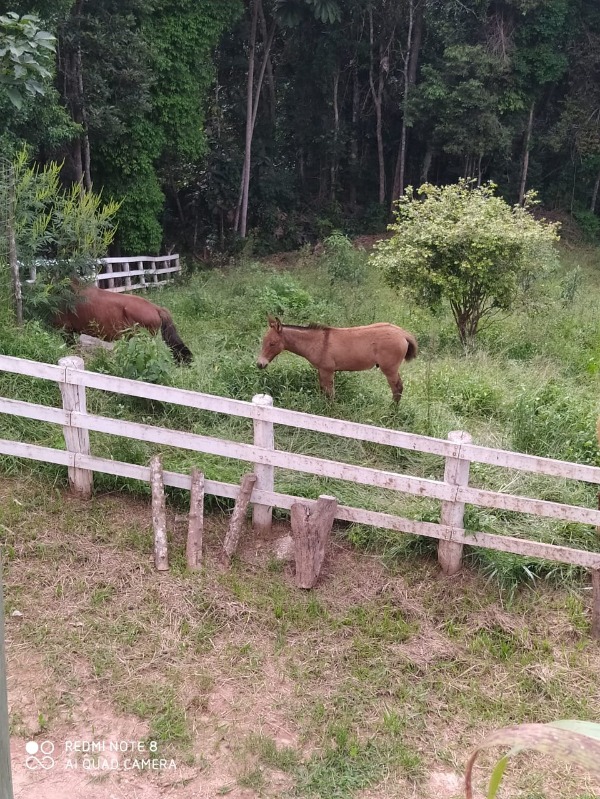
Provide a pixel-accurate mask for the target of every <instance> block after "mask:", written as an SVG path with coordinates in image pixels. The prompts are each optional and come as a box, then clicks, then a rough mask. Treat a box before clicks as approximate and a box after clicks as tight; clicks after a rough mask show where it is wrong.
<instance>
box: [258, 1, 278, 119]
mask: <svg viewBox="0 0 600 799" xmlns="http://www.w3.org/2000/svg"><path fill="white" fill-rule="evenodd" d="M259 14H260V30H261V33H262V37H263V41H264V42H267V41H268V40H269V38H270V37H269V34H268V33H267V19H266V17H265V12H264V9H263V7H262V3H261V4H260V8H259ZM266 65H267V85H268V87H269V114H270V117H271V127H272V128H273V129H275V123H276V121H277V97H276V95H275V77H274V75H273V64H272V63H271V55H270V53H268V52H267V56H266Z"/></svg>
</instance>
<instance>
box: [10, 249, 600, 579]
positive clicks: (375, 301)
mask: <svg viewBox="0 0 600 799" xmlns="http://www.w3.org/2000/svg"><path fill="white" fill-rule="evenodd" d="M342 255H343V256H344V257H343V258H342V256H340V258H341V260H340V263H339V264H337V265H336V263H337V262H336V263H333V262H332V260H331V259H332V258H334V259H335V257H336V256H335V252H333V254H332V253H329V254H328V256H327V257H325V258H321V259H314V258H311V257H309V256H307V255H306V253H300V254H299V256H298V263H297V265H293V266H291V267H289V268H288V269H287V270H282V269H280V268H274V267H273V266H270V265H269V264H268V263H263V264H260V263H256V262H248V261H244V262H242V263H240V264H238V265H235V266H228V267H223V268H220V269H215V270H212V271H209V272H196V273H194V274H192V275H188V276H187V277H186V278H185V279H184V280H183V282H182V283H181V284H180V285H179V286H177V287H173V288H168V289H162V290H161V291H160V293H159V294H157V295H152V297H153V298H154V299H155V300H156V301H159V302H160V303H161V304H165V305H167V306H168V307H169V308H170V309H171V311H172V313H173V316H174V319H175V321H176V324H177V327H178V328H179V331H180V333H181V336H182V338H183V339H184V341H186V343H188V345H189V346H190V347H191V349H192V350H193V352H194V355H195V362H194V364H193V365H192V367H191V368H189V369H184V368H179V367H177V366H175V365H174V364H173V365H172V366H171V367H170V373H169V375H168V380H169V382H170V383H171V384H173V385H176V386H180V387H183V388H189V389H197V390H200V391H205V392H209V393H213V394H217V395H223V396H226V397H235V398H239V399H244V400H250V399H251V398H252V396H253V395H254V394H256V393H264V392H266V393H269V394H271V395H272V396H273V398H274V402H275V404H276V405H278V406H282V407H287V408H293V409H297V410H301V411H307V412H310V413H316V414H324V415H331V416H336V417H338V418H342V419H351V420H355V421H360V422H366V423H370V424H375V425H381V426H384V427H391V428H394V429H400V430H406V431H409V432H415V433H420V434H425V435H432V436H438V437H442V438H445V437H446V436H447V435H448V432H449V431H450V430H459V429H460V430H466V431H468V432H470V433H471V435H472V436H473V440H474V441H475V443H479V444H487V445H492V446H498V447H501V448H506V449H512V450H516V451H522V452H530V453H532V454H538V455H544V456H548V457H553V458H561V459H565V460H573V461H576V462H580V463H589V464H594V465H599V464H600V452H599V449H598V443H597V441H596V436H595V421H596V418H597V416H598V411H599V400H598V397H599V396H600V392H599V373H600V332H599V331H600V308H599V307H598V303H597V302H596V301H595V296H596V295H597V292H598V289H599V288H600V272H599V270H598V251H597V250H594V249H589V250H586V249H580V250H563V253H562V261H563V263H562V269H561V271H560V272H559V273H557V274H555V275H553V276H551V277H550V278H548V279H547V281H546V283H545V284H544V285H543V286H542V287H541V288H540V289H539V290H538V291H536V293H535V295H532V296H531V297H530V298H529V300H528V301H527V302H526V303H522V304H521V305H519V306H517V308H516V309H515V310H514V311H513V312H512V313H511V314H509V315H505V317H504V318H498V319H497V320H496V321H495V322H494V323H493V324H491V325H489V327H487V328H485V329H484V330H482V332H481V334H480V336H479V338H478V341H477V345H476V347H475V348H474V349H473V351H471V352H469V353H468V354H465V353H464V352H463V350H462V348H461V347H460V345H459V342H458V337H457V334H456V330H455V326H454V322H453V320H452V318H451V316H450V314H449V312H447V311H444V312H441V313H438V314H437V315H435V316H434V315H432V314H431V313H430V312H428V311H426V310H424V309H422V308H419V307H418V306H416V305H415V304H414V302H413V301H412V300H411V299H410V298H409V297H408V295H405V294H403V293H402V292H400V293H397V292H393V291H392V290H390V289H389V288H388V287H387V286H386V285H385V284H384V283H383V281H382V279H381V276H380V275H378V274H376V273H374V272H373V271H372V269H370V268H369V267H368V265H367V264H366V262H364V258H363V263H362V264H359V261H360V258H361V257H362V256H361V255H360V253H359V254H357V258H358V260H357V261H356V264H354V262H353V263H352V265H351V266H352V269H351V270H350V272H351V275H352V280H350V279H349V278H348V276H347V275H346V271H347V269H346V267H344V264H345V263H346V261H345V260H344V258H346V256H347V255H348V254H347V253H346V254H344V253H342ZM346 266H347V265H346ZM359 267H360V268H359ZM345 269H346V271H345ZM350 272H349V273H348V274H350ZM575 273H576V274H577V275H578V279H577V281H575V282H574V281H573V280H571V277H570V276H572V275H573V274H575ZM345 278H348V279H345ZM571 283H572V284H573V285H571ZM152 297H151V298H152ZM272 312H275V313H279V314H280V315H282V317H283V318H284V321H287V322H291V323H305V322H308V321H318V322H327V323H331V324H340V325H354V324H365V323H369V322H373V321H377V320H387V321H390V322H394V323H396V324H399V325H401V326H403V327H405V328H406V329H408V330H410V331H412V332H413V333H415V335H416V336H417V338H418V340H419V344H420V355H419V357H418V358H417V359H416V360H415V361H414V362H412V363H411V364H408V365H405V366H404V367H403V370H402V372H403V378H404V382H405V393H404V397H403V399H402V401H401V403H400V405H399V406H398V407H396V406H395V405H394V404H393V403H392V402H391V398H390V392H389V389H388V386H387V383H386V381H385V380H384V378H383V376H382V375H381V374H380V373H379V372H378V370H372V371H370V372H362V373H341V374H338V375H337V376H336V389H337V394H336V399H335V401H333V402H330V401H328V400H326V399H325V398H324V397H323V396H322V395H321V394H320V393H319V391H318V384H317V377H316V374H315V372H314V370H313V369H312V368H311V367H310V366H309V364H308V363H307V362H306V361H304V360H303V359H301V358H298V357H296V356H293V355H290V354H288V353H284V354H282V355H281V356H279V358H278V359H277V360H276V361H275V362H274V363H273V364H271V365H270V367H269V368H268V369H267V370H263V371H261V370H258V369H256V367H255V360H256V355H257V353H258V351H259V348H260V341H261V338H262V335H263V333H264V331H265V327H266V325H265V320H266V315H267V313H272ZM142 349H143V350H144V353H145V355H144V357H146V354H147V353H146V349H147V347H146V344H144V347H143V348H142ZM0 351H1V352H6V353H8V354H13V355H21V356H22V357H30V358H34V359H39V360H48V361H50V362H53V361H56V360H57V359H58V358H59V357H61V356H62V355H64V354H67V351H68V350H67V348H66V347H65V345H64V343H63V342H62V339H61V338H60V337H59V336H58V334H55V333H53V332H48V331H46V330H43V329H42V328H41V327H40V326H39V325H37V324H35V323H28V325H27V326H26V328H25V331H24V333H23V334H16V333H15V332H14V330H13V329H12V328H11V327H10V326H9V325H5V326H3V327H2V329H1V332H0ZM140 353H141V350H140ZM150 354H151V353H150ZM123 357H126V353H125V350H123V351H122V352H121V353H120V355H119V358H121V359H122V358H123ZM88 365H89V368H91V369H101V370H102V371H112V372H113V373H119V374H120V373H123V370H124V369H125V365H124V364H123V363H122V361H119V362H118V363H117V362H115V360H114V356H111V355H110V354H107V353H106V352H105V351H101V352H100V353H99V354H98V355H96V356H94V357H92V358H91V360H90V362H89V364H88ZM0 393H2V394H3V395H5V396H10V397H16V398H19V399H28V400H31V401H35V402H40V403H44V404H51V405H55V404H58V402H59V393H58V388H57V386H56V385H55V384H52V383H49V382H45V381H39V380H33V379H31V378H26V377H23V376H18V375H9V374H4V375H0ZM87 395H88V397H87V402H88V408H89V410H90V411H92V412H94V413H102V414H106V415H109V416H112V417H114V418H117V419H132V420H135V421H139V422H145V423H149V424H159V425H163V426H167V427H173V428H176V429H180V430H185V431H189V432H195V433H201V434H208V435H213V436H217V437H223V438H227V439H229V440H234V441H251V437H252V425H251V422H250V421H249V420H245V419H237V418H233V417H227V416H226V415H222V414H212V413H208V412H205V411H196V410H193V409H190V408H183V407H178V406H170V405H169V404H167V403H154V402H149V401H146V400H143V399H141V400H140V399H135V398H128V397H124V396H118V395H116V396H111V395H109V394H106V393H105V392H100V391H94V390H89V391H88V392H87ZM0 436H5V437H7V438H19V439H21V440H27V441H32V442H35V443H40V444H44V445H47V446H54V447H61V446H63V444H62V432H61V430H60V428H58V427H56V426H53V425H49V424H41V423H39V422H36V421H33V420H27V419H20V418H17V417H11V416H8V415H2V418H0ZM276 436H277V439H276V445H277V447H279V448H281V449H284V448H285V449H290V450H291V451H294V452H299V453H305V454H310V455H316V456H321V457H333V458H337V459H340V460H344V461H347V462H349V463H357V464H365V465H368V466H372V467H375V468H383V469H389V470H392V471H401V472H404V473H407V474H414V475H417V476H422V477H427V478H432V479H440V478H441V477H442V475H443V468H444V464H443V459H441V458H437V457H435V456H429V455H425V454H422V453H413V452H408V451H405V450H400V449H397V448H392V447H385V446H383V445H375V444H370V443H369V442H360V441H355V440H351V439H342V438H336V437H333V436H326V435H323V434H318V433H312V432H310V431H303V430H294V429H288V428H285V427H281V426H279V427H278V428H277V431H276ZM90 437H91V443H92V451H93V452H94V453H95V454H97V455H99V456H103V457H108V458H114V459H117V460H124V461H129V462H132V463H137V464H147V463H148V461H149V458H150V457H151V455H152V454H154V453H155V452H157V451H160V452H161V454H162V456H163V461H164V465H165V468H167V469H172V470H174V471H181V472H189V471H190V469H191V468H192V466H198V467H200V468H201V469H202V470H203V471H204V473H205V475H206V477H207V478H208V479H214V480H222V481H225V482H238V481H239V480H240V478H241V476H242V474H243V473H244V471H246V470H247V468H248V466H247V464H243V463H240V462H238V461H234V460H230V459H224V458H218V457H216V456H211V455H198V454H195V453H192V452H187V451H182V450H177V449H174V448H168V447H159V446H155V445H150V444H147V443H145V442H142V441H136V440H130V439H125V438H118V437H113V436H106V435H103V434H99V433H94V432H92V433H91V436H90ZM0 463H1V465H2V468H3V470H4V472H5V473H6V474H10V475H26V474H32V475H37V474H39V475H44V476H45V477H46V478H47V479H48V480H50V481H52V482H53V483H54V484H55V485H58V486H63V485H65V470H64V469H63V468H60V467H54V466H51V465H47V464H43V463H35V462H31V461H29V462H24V461H20V460H19V459H16V458H8V457H3V458H1V459H0ZM471 484H473V485H475V486H478V487H482V488H489V489H493V490H510V492H511V493H523V494H525V495H527V494H529V495H531V496H535V497H540V498H544V499H551V500H554V501H558V502H570V503H574V504H582V505H587V506H589V507H595V506H596V489H595V488H594V486H591V485H585V484H580V483H574V482H572V481H560V480H553V479H551V478H540V477H539V476H536V475H528V474H526V473H510V472H507V471H506V470H500V469H495V468H493V467H489V466H486V465H483V464H473V465H472V468H471ZM95 485H96V488H97V489H98V490H99V491H114V490H117V491H122V490H123V491H129V492H132V493H135V494H138V495H146V496H147V495H148V487H147V486H145V485H143V484H140V483H139V482H137V481H132V480H128V479H125V478H119V477H112V476H109V475H101V474H97V475H96V476H95ZM276 489H277V490H280V491H282V492H286V493H294V494H298V495H303V496H306V497H311V498H313V497H317V496H318V495H319V494H321V493H331V494H334V495H335V496H336V497H337V498H338V500H339V501H340V502H342V503H346V504H357V505H361V506H363V507H365V508H370V509H373V510H383V511H386V512H392V513H397V514H399V515H407V516H410V517H412V518H415V519H422V520H427V521H437V520H438V519H439V503H436V502H433V501H430V500H423V499H421V498H416V497H410V496H403V495H398V494H396V493H395V492H391V491H383V490H379V489H375V488H370V487H368V486H363V485H353V484H349V483H345V482H343V481H336V480H328V479H323V478H319V477H315V476H310V475H302V474H299V473H297V472H287V471H285V470H277V474H276ZM176 496H179V495H177V493H176V492H172V497H173V499H175V498H176ZM181 502H182V505H185V503H186V502H187V500H186V498H185V495H184V494H181ZM226 504H227V503H225V505H226ZM217 505H218V503H217ZM467 527H468V528H469V529H473V530H483V531H486V532H496V533H503V534H511V535H515V536H517V537H518V536H523V537H528V538H536V539H538V540H541V541H548V542H552V543H556V544H561V543H562V544H567V545H575V546H578V547H582V548H589V549H598V546H599V545H598V539H597V537H596V536H595V535H594V534H593V532H590V529H589V528H586V527H585V526H583V525H580V526H577V525H568V524H565V523H562V522H559V521H555V520H550V519H541V518H532V517H528V516H526V515H523V514H507V513H503V512H501V511H493V510H488V509H477V508H467ZM99 528H101V524H100V525H99ZM100 534H101V533H100ZM131 535H132V536H134V535H135V531H134V530H132V533H131ZM348 536H349V539H350V540H351V541H353V542H354V543H355V544H356V545H360V546H364V547H365V548H366V549H370V550H372V551H379V552H385V554H386V557H387V558H388V560H389V561H390V562H392V561H393V560H394V559H395V558H396V559H400V558H403V557H406V556H407V554H410V551H412V552H415V551H416V553H417V554H418V552H421V553H426V552H427V549H428V544H427V542H425V543H419V542H417V543H416V544H415V542H414V541H411V543H410V544H409V545H408V548H407V545H406V544H405V543H404V542H403V541H402V542H399V541H398V536H395V535H392V534H390V533H389V532H386V531H381V530H361V531H357V532H353V531H349V533H348ZM472 563H473V564H474V565H477V566H478V567H480V568H482V569H483V570H484V573H485V574H486V575H488V576H489V577H491V578H493V579H494V580H496V581H498V582H500V583H501V584H504V585H506V586H507V587H509V588H511V587H513V586H514V585H517V584H519V583H520V582H522V581H525V582H528V581H531V580H535V579H537V578H539V577H546V576H550V577H551V578H552V579H555V580H557V581H563V582H572V583H573V584H576V583H577V582H578V581H579V580H580V579H581V573H580V572H579V571H578V570H575V569H562V568H557V567H555V566H554V565H548V564H545V563H541V562H536V561H532V560H531V559H529V560H526V559H518V558H515V556H511V555H506V554H505V553H494V552H489V551H482V550H479V551H477V552H476V553H474V554H473V556H472Z"/></svg>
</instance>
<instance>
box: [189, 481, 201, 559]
mask: <svg viewBox="0 0 600 799" xmlns="http://www.w3.org/2000/svg"><path fill="white" fill-rule="evenodd" d="M203 531H204V475H203V474H202V472H200V471H199V470H198V469H192V485H191V490H190V516H189V522H188V536H187V547H186V559H187V565H188V569H191V570H192V571H194V570H195V569H199V568H200V565H201V563H202V533H203Z"/></svg>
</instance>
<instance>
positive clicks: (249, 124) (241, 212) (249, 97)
mask: <svg viewBox="0 0 600 799" xmlns="http://www.w3.org/2000/svg"><path fill="white" fill-rule="evenodd" d="M259 8H262V4H261V0H255V2H254V4H253V7H252V23H251V27H250V54H249V56H248V85H247V88H246V142H245V148H244V166H243V169H242V182H241V187H240V198H239V200H238V206H237V209H236V217H235V223H234V226H235V228H236V230H238V231H239V234H240V236H241V238H243V239H244V238H246V227H247V220H248V195H249V191H250V163H251V156H252V137H253V134H254V127H255V125H256V116H257V114H258V103H259V100H260V93H261V89H262V84H263V80H264V77H265V72H266V69H267V64H268V63H269V54H270V52H271V45H272V44H273V38H274V36H275V21H273V24H272V25H271V31H270V33H269V36H268V39H267V41H266V42H265V52H264V56H263V60H262V64H261V68H260V72H259V75H258V81H257V84H256V90H255V89H254V67H255V62H256V28H257V20H258V10H259Z"/></svg>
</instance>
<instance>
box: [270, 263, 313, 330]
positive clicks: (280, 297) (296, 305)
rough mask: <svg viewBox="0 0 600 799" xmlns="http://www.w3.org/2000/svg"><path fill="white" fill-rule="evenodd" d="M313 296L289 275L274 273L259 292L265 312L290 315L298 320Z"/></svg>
mask: <svg viewBox="0 0 600 799" xmlns="http://www.w3.org/2000/svg"><path fill="white" fill-rule="evenodd" d="M313 302H314V301H313V298H312V297H311V295H310V294H309V293H308V291H306V289H303V288H302V287H301V286H300V285H299V284H298V282H297V281H296V280H294V278H293V277H291V276H290V275H286V274H283V275H274V276H273V277H272V278H271V279H270V280H269V282H268V283H267V285H266V286H265V287H264V288H263V289H262V291H261V293H260V304H261V307H262V309H263V311H264V312H265V313H275V314H278V315H281V316H284V315H287V314H289V315H291V316H293V317H294V318H296V319H298V320H299V321H303V320H304V319H305V317H306V311H307V310H308V309H309V308H311V306H312V305H313Z"/></svg>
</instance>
